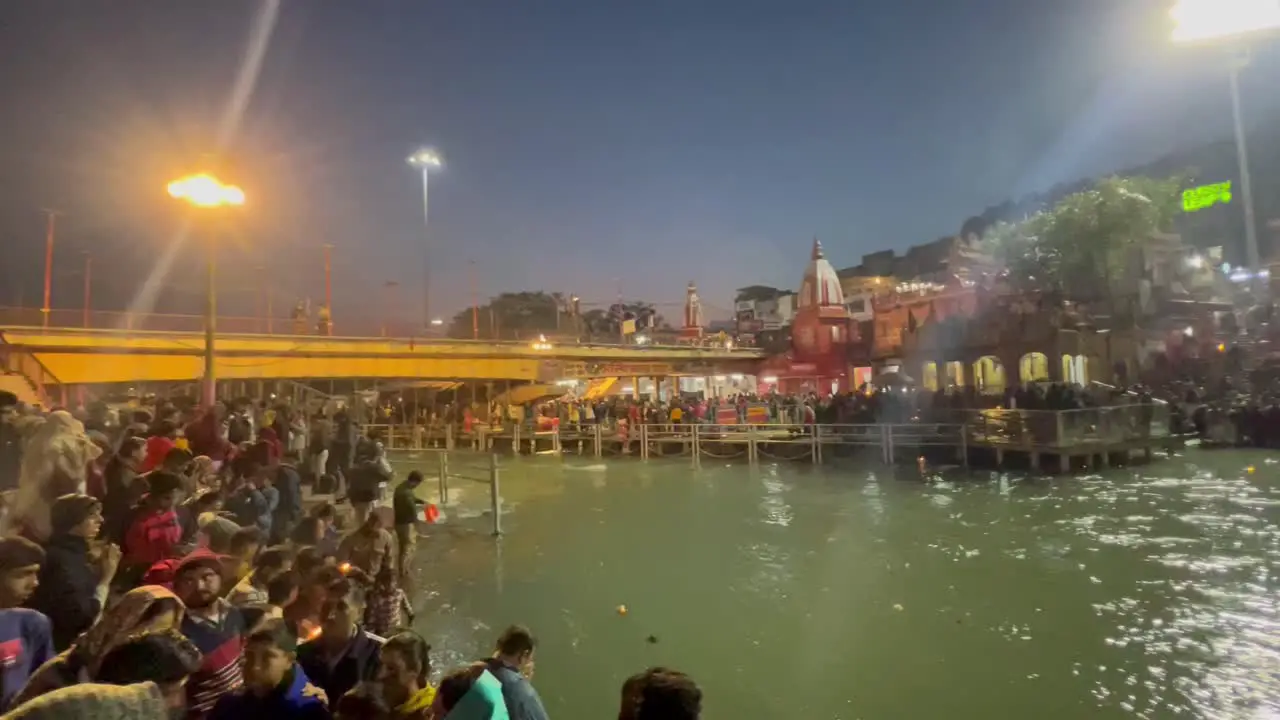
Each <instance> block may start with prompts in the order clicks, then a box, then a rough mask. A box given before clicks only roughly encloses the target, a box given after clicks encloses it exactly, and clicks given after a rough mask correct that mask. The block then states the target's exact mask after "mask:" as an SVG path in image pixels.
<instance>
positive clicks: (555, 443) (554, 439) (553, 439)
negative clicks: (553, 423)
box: [551, 427, 564, 455]
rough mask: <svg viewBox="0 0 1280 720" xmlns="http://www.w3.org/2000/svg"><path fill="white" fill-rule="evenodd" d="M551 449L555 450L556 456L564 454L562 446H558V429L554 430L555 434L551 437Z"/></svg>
mask: <svg viewBox="0 0 1280 720" xmlns="http://www.w3.org/2000/svg"><path fill="white" fill-rule="evenodd" d="M551 449H553V450H555V452H556V454H557V455H563V454H564V446H563V445H561V444H560V428H558V427H557V428H556V429H555V434H553V435H552V436H551Z"/></svg>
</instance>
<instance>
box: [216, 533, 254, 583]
mask: <svg viewBox="0 0 1280 720" xmlns="http://www.w3.org/2000/svg"><path fill="white" fill-rule="evenodd" d="M260 549H262V530H260V529H259V528H257V527H256V526H249V527H242V528H240V529H239V530H236V531H235V533H234V534H232V536H231V542H230V543H229V545H228V548H227V556H226V558H225V563H224V570H225V571H224V572H223V574H222V582H223V585H224V586H225V587H229V588H230V587H235V586H236V585H237V584H239V582H240V581H241V580H242V579H244V577H245V576H247V575H248V574H249V573H250V572H251V571H252V570H253V561H254V559H255V558H257V557H258V551H259V550H260Z"/></svg>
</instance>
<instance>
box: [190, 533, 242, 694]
mask: <svg viewBox="0 0 1280 720" xmlns="http://www.w3.org/2000/svg"><path fill="white" fill-rule="evenodd" d="M173 591H174V593H176V594H177V595H178V597H179V598H181V599H182V602H183V603H185V604H186V606H187V614H186V616H185V617H184V618H183V620H182V634H183V635H186V636H187V639H189V640H190V641H191V642H192V643H193V644H195V646H196V648H198V649H199V650H200V652H201V654H203V655H204V662H203V663H201V665H200V670H199V672H197V673H196V674H194V675H192V676H191V679H190V681H188V683H187V707H188V709H189V715H188V717H189V718H196V719H198V718H203V717H204V716H205V715H206V714H207V713H208V712H209V711H210V710H212V709H213V706H214V705H215V704H216V703H217V702H218V698H220V697H222V696H223V695H226V694H227V693H231V692H235V691H236V690H239V689H240V686H241V685H243V684H244V676H243V675H242V673H241V667H240V660H241V655H242V654H243V652H244V636H245V633H246V632H247V630H248V628H246V627H245V620H244V616H243V615H242V614H241V613H240V610H239V609H238V608H235V607H232V606H231V604H230V603H228V602H227V601H226V600H224V599H223V598H222V597H221V595H222V557H221V556H220V555H217V554H216V553H213V552H211V551H209V550H208V549H206V548H199V549H197V550H195V551H194V552H192V553H191V554H190V555H187V556H186V557H184V558H183V559H182V561H181V562H180V563H178V567H177V569H176V570H175V571H174V577H173Z"/></svg>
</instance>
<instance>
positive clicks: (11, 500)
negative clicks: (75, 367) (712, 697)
mask: <svg viewBox="0 0 1280 720" xmlns="http://www.w3.org/2000/svg"><path fill="white" fill-rule="evenodd" d="M76 415H80V417H77V416H76ZM301 420H302V419H301V418H299V417H298V415H297V414H295V413H294V412H293V411H292V410H291V409H290V408H289V407H287V406H283V405H282V406H278V407H273V408H265V407H264V406H262V405H258V406H257V407H256V408H255V407H254V406H253V405H252V404H249V403H235V404H233V405H232V406H231V407H229V408H228V407H224V406H222V405H219V406H218V407H216V408H213V409H211V410H204V409H200V408H194V407H187V408H180V407H177V406H174V405H172V404H169V403H167V402H158V403H157V404H156V405H155V406H154V407H148V408H145V409H142V408H131V409H126V410H122V411H119V412H111V411H108V410H107V409H106V408H104V407H100V406H99V407H94V408H91V409H90V410H89V411H87V412H85V413H76V414H74V415H73V413H71V412H68V411H66V410H54V411H52V412H48V413H42V412H36V411H33V410H32V409H30V408H25V407H23V406H21V405H20V404H19V403H18V402H17V399H16V398H14V397H13V396H12V395H8V394H3V393H0V490H3V499H4V505H3V508H0V526H2V527H3V536H0V712H3V713H5V714H4V715H3V718H4V719H5V720H10V719H13V720H17V719H18V718H24V719H31V720H43V719H45V718H50V719H52V718H59V719H61V720H72V719H73V718H74V719H81V718H83V719H86V720H87V719H90V718H92V719H95V720H96V719H103V720H105V719H107V718H111V719H113V720H114V719H116V718H121V719H123V718H131V719H133V720H162V719H171V718H193V719H196V720H202V719H204V718H210V719H213V720H233V719H234V720H249V719H251V718H266V717H270V718H272V719H273V720H291V719H297V720H323V719H324V718H329V717H337V718H353V719H354V718H360V719H364V718H370V719H383V718H387V719H390V718H405V719H412V720H422V719H426V718H433V719H436V720H442V719H443V718H451V719H453V720H475V719H482V720H504V719H506V718H519V719H520V720H543V719H545V718H546V717H547V712H546V710H545V708H544V707H543V704H542V701H541V699H540V698H539V696H538V693H537V691H536V690H535V688H534V685H533V683H532V678H533V668H534V657H535V654H536V649H537V641H536V639H535V637H534V635H533V633H532V632H531V631H530V630H529V629H527V628H525V627H522V626H519V625H513V626H511V627H509V628H508V629H507V630H506V631H504V632H503V633H501V635H500V636H499V637H498V638H496V641H495V643H494V646H493V649H492V652H491V653H490V654H488V655H487V656H485V657H482V658H478V659H477V660H476V661H475V662H472V663H468V664H465V665H463V666H461V667H456V668H438V667H435V666H433V664H432V658H431V646H430V644H429V641H428V639H427V638H428V637H429V636H430V619H429V618H427V619H425V622H420V623H418V624H419V626H424V627H425V628H426V631H425V632H422V633H419V632H415V631H414V630H412V629H410V628H411V626H412V625H413V624H414V614H413V606H412V602H411V601H410V592H409V591H410V589H411V588H412V587H413V586H415V585H416V584H417V582H418V580H419V579H418V578H415V573H414V563H413V550H414V548H415V544H416V542H417V538H418V535H419V518H420V517H421V516H422V502H421V500H419V498H418V494H417V491H418V488H419V486H420V484H421V482H422V476H421V475H420V474H419V473H417V472H410V473H408V474H407V475H406V476H405V477H404V478H403V479H402V480H400V481H399V482H398V483H396V484H394V490H393V492H392V493H391V496H392V497H391V503H390V507H385V506H384V504H382V503H379V502H377V501H378V500H379V499H380V495H381V493H382V491H383V490H384V489H385V488H387V487H388V484H389V483H391V482H392V481H393V480H394V475H395V471H394V468H392V467H391V464H390V462H389V461H388V460H387V458H386V455H385V453H384V452H383V449H382V447H381V444H380V443H379V442H377V441H376V440H375V439H374V438H371V437H369V436H368V435H367V434H365V433H362V432H361V429H360V427H359V426H358V424H357V423H356V422H355V421H354V420H353V419H352V418H350V417H349V416H347V414H346V413H344V412H338V413H336V414H335V415H334V416H333V417H322V416H320V417H313V418H311V419H310V422H302V421H301ZM300 436H301V437H300ZM308 485H310V486H311V491H310V492H307V491H306V486H308ZM317 491H318V492H317ZM327 497H332V501H330V500H326V499H325V498H327ZM701 703H702V693H701V690H700V689H699V688H698V686H697V684H696V683H695V682H694V681H693V680H692V679H691V678H690V677H688V676H687V675H685V674H683V673H681V672H679V671H676V670H671V669H668V668H662V667H654V668H650V669H648V670H645V671H643V672H640V673H637V674H635V675H633V676H631V677H630V678H628V679H627V680H626V682H625V683H624V684H623V686H622V691H621V700H620V705H619V713H618V716H619V718H621V719H624V720H659V719H661V720H692V719H694V718H697V717H698V716H699V714H700V712H701Z"/></svg>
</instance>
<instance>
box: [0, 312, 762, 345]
mask: <svg viewBox="0 0 1280 720" xmlns="http://www.w3.org/2000/svg"><path fill="white" fill-rule="evenodd" d="M0 326H20V327H35V328H38V327H47V328H49V329H50V330H97V331H117V332H120V331H126V332H157V333H178V332H183V333H198V332H203V331H204V316H203V315H186V314H177V313H143V312H127V311H124V312H122V311H117V310H90V311H89V312H88V313H87V315H86V313H85V312H84V311H83V310H72V309H53V310H50V311H49V314H48V318H47V321H46V318H45V313H44V311H43V310H41V309H39V308H18V307H0ZM355 329H356V330H359V331H361V332H353V325H352V323H351V322H346V321H341V322H335V323H334V324H333V332H330V333H321V332H319V331H318V327H317V324H316V321H315V318H311V319H310V320H306V321H300V320H294V319H292V318H288V317H274V316H272V317H267V316H255V317H245V316H232V315H219V316H218V334H219V335H284V336H294V337H302V336H332V337H334V338H338V339H342V338H347V339H361V338H364V339H368V338H378V337H386V338H392V339H396V338H398V339H406V338H413V339H414V342H415V343H430V342H448V343H461V344H466V343H474V344H476V345H485V346H490V345H502V346H513V347H526V348H527V347H528V346H529V343H530V341H529V340H527V339H525V340H510V339H488V340H486V339H475V340H473V339H470V338H449V337H445V336H444V332H443V330H440V331H439V332H432V333H430V334H426V333H424V332H423V329H422V328H421V327H409V326H407V325H404V324H401V325H398V326H396V327H379V326H377V325H371V324H370V323H368V322H364V323H361V324H360V325H357V326H355ZM365 330H367V331H368V332H363V331H365ZM550 344H551V345H552V349H554V348H555V347H560V346H565V347H569V346H571V347H575V348H585V349H588V350H589V349H591V348H602V349H605V348H607V349H612V350H616V349H618V348H625V349H627V350H629V351H632V350H633V351H637V352H649V353H652V352H655V351H657V352H662V351H670V350H681V351H690V350H694V351H699V350H700V351H705V352H714V353H717V354H719V353H733V354H738V355H742V356H755V355H759V354H760V350H759V349H757V348H740V347H737V346H734V347H723V346H710V345H706V344H690V343H684V344H652V343H649V344H644V345H628V344H623V343H609V342H599V341H598V340H595V339H592V338H583V339H578V338H570V339H567V340H557V341H555V342H552V343H550Z"/></svg>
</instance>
